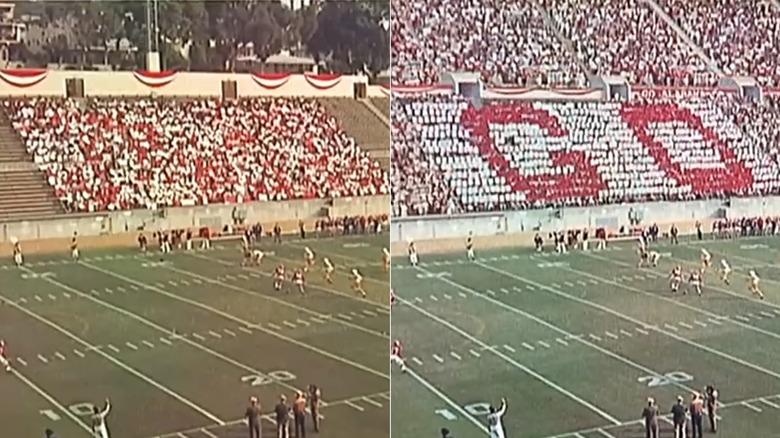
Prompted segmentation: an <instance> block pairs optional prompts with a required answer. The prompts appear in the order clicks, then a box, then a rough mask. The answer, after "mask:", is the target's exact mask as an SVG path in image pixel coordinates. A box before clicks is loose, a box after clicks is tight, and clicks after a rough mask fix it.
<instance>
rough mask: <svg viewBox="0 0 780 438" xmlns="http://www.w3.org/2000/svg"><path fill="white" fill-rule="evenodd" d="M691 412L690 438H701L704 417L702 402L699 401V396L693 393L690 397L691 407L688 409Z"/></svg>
mask: <svg viewBox="0 0 780 438" xmlns="http://www.w3.org/2000/svg"><path fill="white" fill-rule="evenodd" d="M688 409H689V410H690V412H691V429H692V430H691V438H702V435H703V431H702V429H703V428H702V423H703V421H702V420H703V418H702V416H703V415H704V400H702V399H701V395H699V394H697V393H693V396H692V397H691V405H690V407H689V408H688Z"/></svg>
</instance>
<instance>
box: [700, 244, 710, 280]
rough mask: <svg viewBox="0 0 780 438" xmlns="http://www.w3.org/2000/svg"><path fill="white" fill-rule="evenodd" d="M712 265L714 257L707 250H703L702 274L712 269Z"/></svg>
mask: <svg viewBox="0 0 780 438" xmlns="http://www.w3.org/2000/svg"><path fill="white" fill-rule="evenodd" d="M711 264H712V255H711V254H710V253H709V251H707V250H706V249H704V248H702V249H701V272H702V274H703V273H704V272H705V271H706V270H707V268H709V267H710V265H711Z"/></svg>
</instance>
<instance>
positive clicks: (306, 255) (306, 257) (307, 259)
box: [303, 246, 314, 271]
mask: <svg viewBox="0 0 780 438" xmlns="http://www.w3.org/2000/svg"><path fill="white" fill-rule="evenodd" d="M303 262H304V263H305V267H304V268H303V270H304V271H308V270H309V268H311V267H312V266H314V252H313V251H312V250H311V249H310V248H309V247H308V246H307V247H305V248H303Z"/></svg>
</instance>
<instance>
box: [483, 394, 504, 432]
mask: <svg viewBox="0 0 780 438" xmlns="http://www.w3.org/2000/svg"><path fill="white" fill-rule="evenodd" d="M504 414H506V399H503V398H502V399H501V407H499V408H498V410H496V408H494V407H493V406H491V407H490V413H489V414H488V416H487V421H488V431H489V433H490V438H504V437H505V435H504V425H503V424H501V418H502V417H503V416H504Z"/></svg>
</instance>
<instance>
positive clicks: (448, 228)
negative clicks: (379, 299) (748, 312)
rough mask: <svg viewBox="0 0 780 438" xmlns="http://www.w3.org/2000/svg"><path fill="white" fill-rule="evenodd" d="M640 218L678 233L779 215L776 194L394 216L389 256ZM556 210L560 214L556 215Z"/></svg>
mask: <svg viewBox="0 0 780 438" xmlns="http://www.w3.org/2000/svg"><path fill="white" fill-rule="evenodd" d="M630 211H634V212H636V213H637V214H639V215H640V217H641V224H643V225H651V224H653V223H657V224H658V225H659V227H661V228H662V230H663V231H666V228H668V227H669V226H670V225H671V224H675V225H677V226H678V228H679V229H680V231H681V233H688V232H691V231H693V228H694V224H695V223H696V221H700V222H701V223H702V224H703V226H704V227H705V228H706V229H709V227H711V224H712V222H713V220H714V219H717V218H720V217H742V216H780V197H765V198H743V199H733V200H731V206H726V204H725V203H724V201H721V200H710V201H688V202H648V203H634V204H622V205H612V206H599V207H579V208H561V209H544V210H526V211H511V212H497V213H484V214H468V215H457V216H430V217H410V218H392V219H391V225H390V241H391V243H392V252H393V255H403V254H405V252H406V245H407V242H408V241H410V240H414V241H415V244H416V245H417V247H418V250H419V251H420V252H422V253H431V252H450V251H459V250H462V249H463V245H464V239H465V237H466V236H467V235H468V233H469V232H473V233H474V236H475V237H478V238H479V241H480V242H483V243H485V242H488V244H489V245H490V246H494V245H495V246H517V245H530V244H531V243H532V239H533V235H534V233H535V230H537V229H538V230H539V231H540V232H543V233H548V232H552V231H558V230H565V229H581V228H588V229H591V230H594V229H596V228H601V227H604V228H607V229H609V230H612V231H617V230H618V229H619V228H620V227H621V226H626V227H629V226H630V222H629V212H630ZM557 212H559V213H558V214H557Z"/></svg>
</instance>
